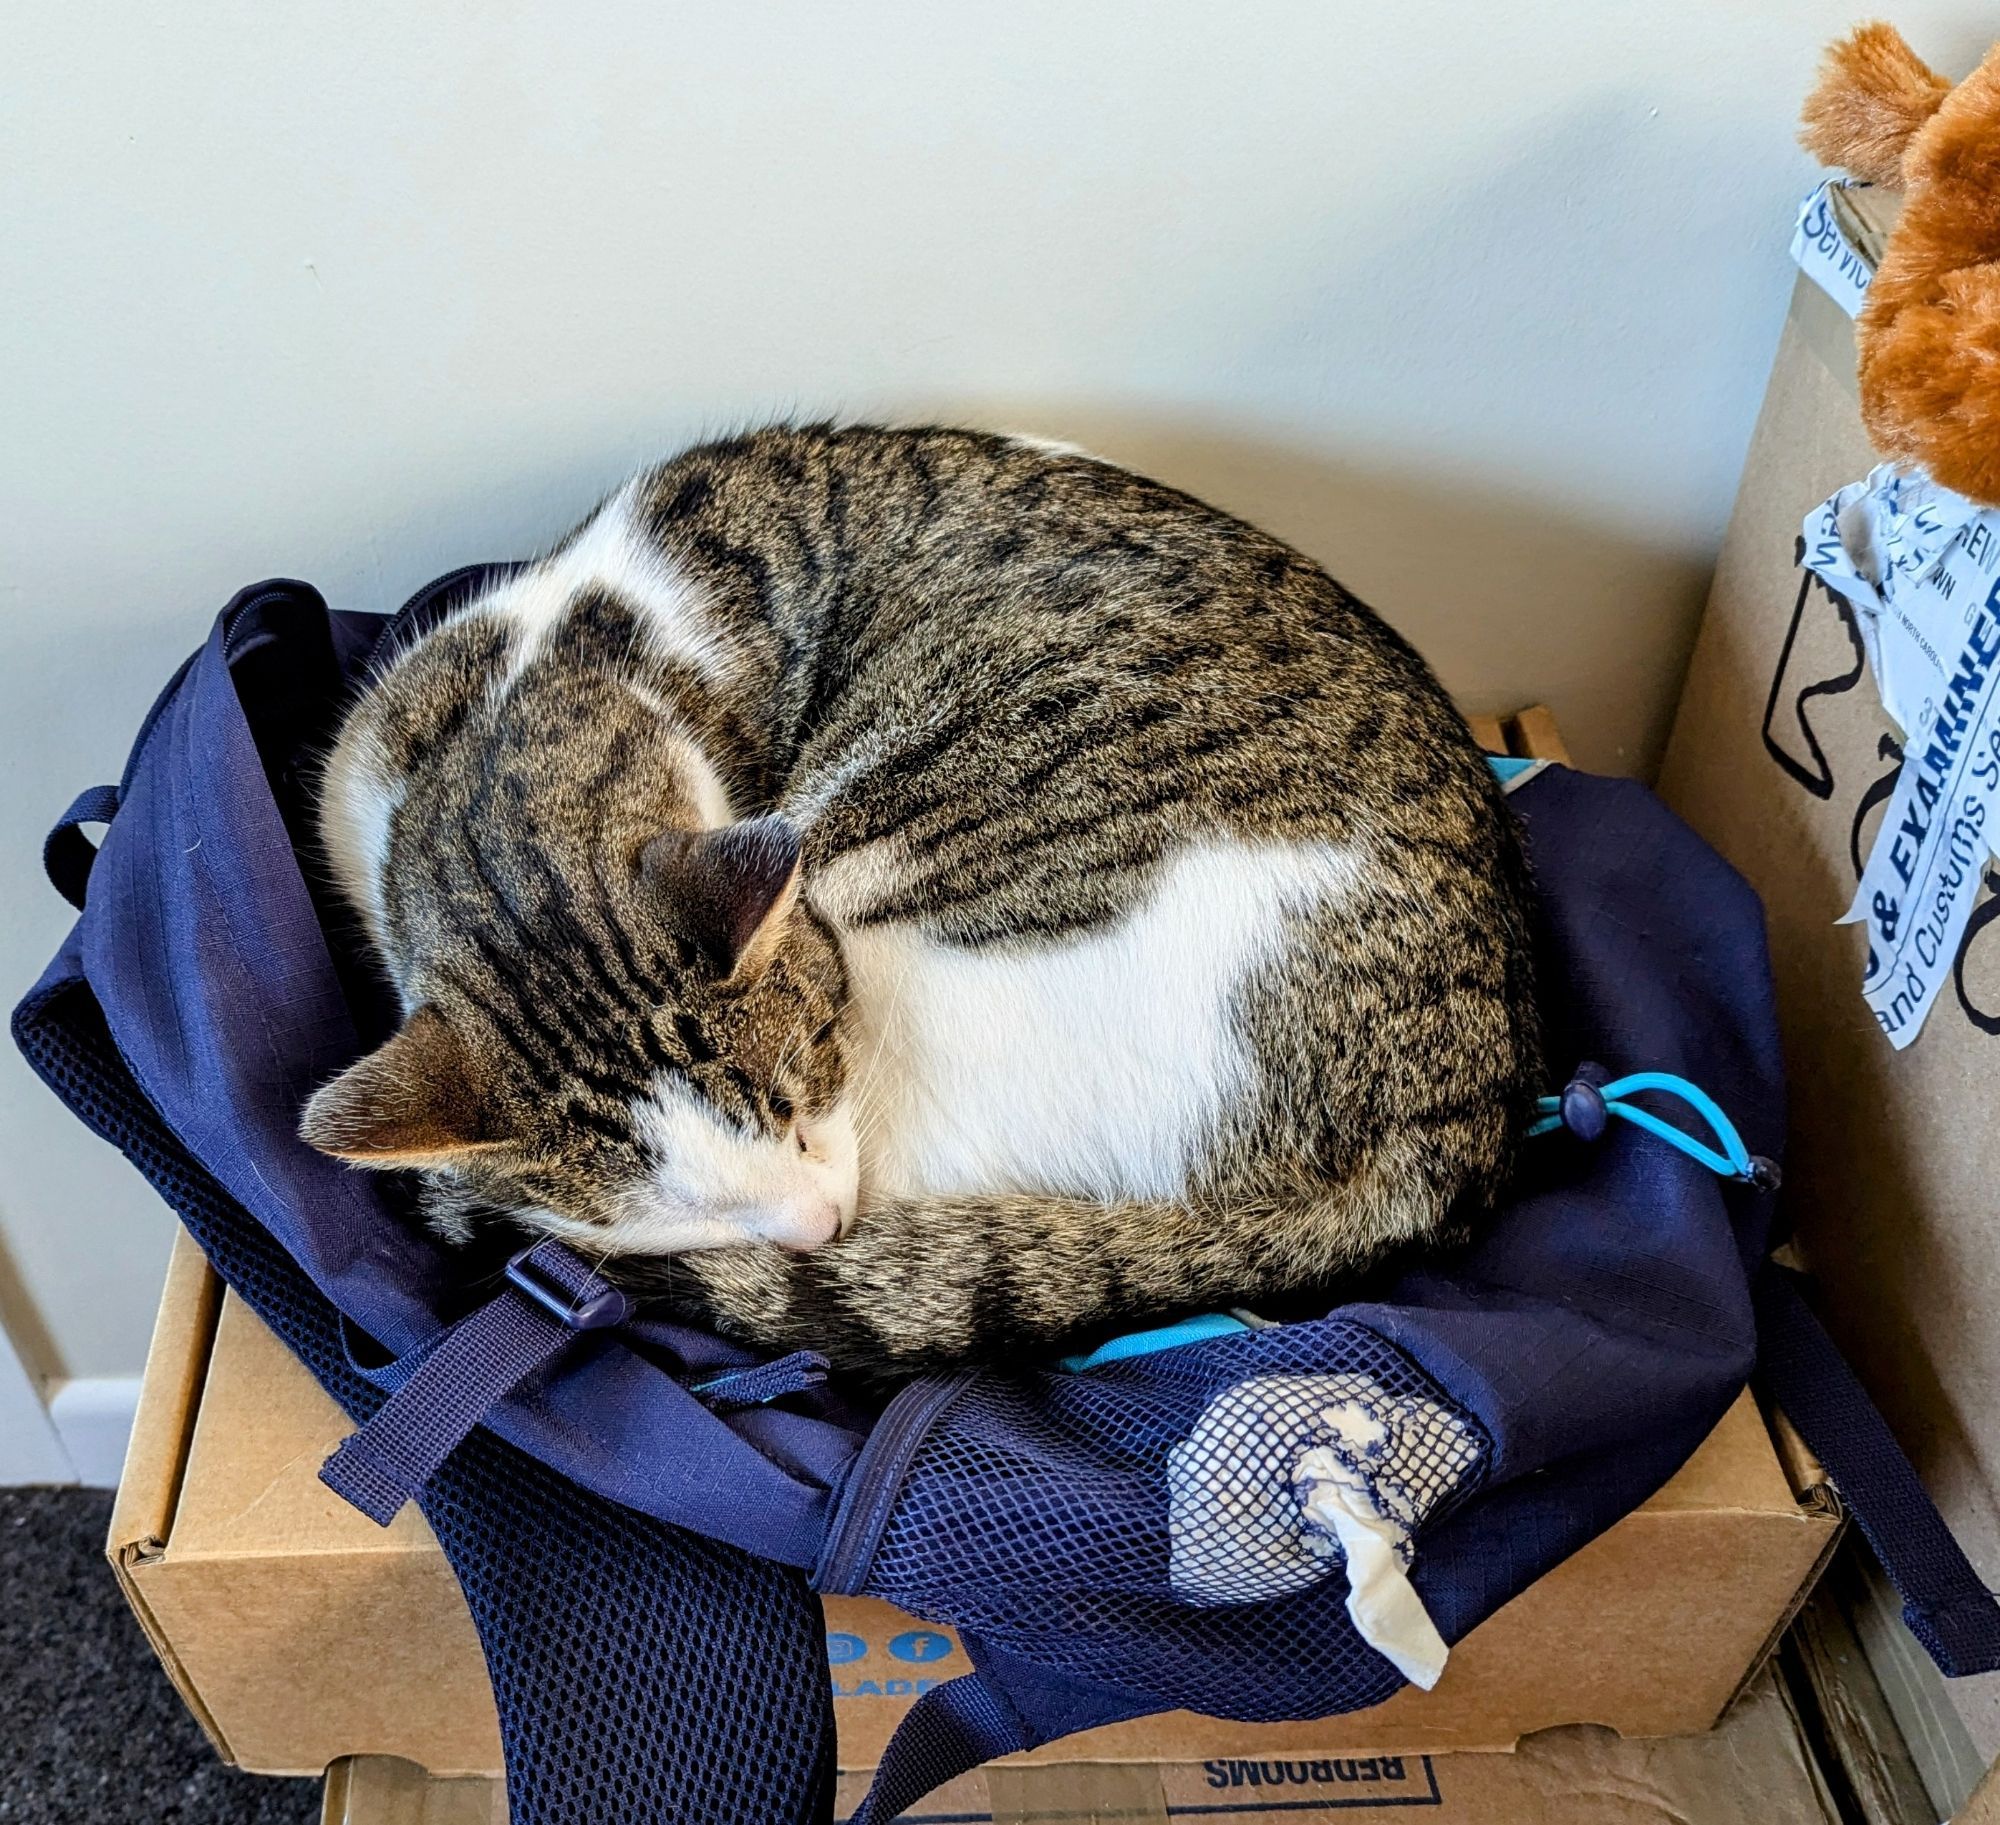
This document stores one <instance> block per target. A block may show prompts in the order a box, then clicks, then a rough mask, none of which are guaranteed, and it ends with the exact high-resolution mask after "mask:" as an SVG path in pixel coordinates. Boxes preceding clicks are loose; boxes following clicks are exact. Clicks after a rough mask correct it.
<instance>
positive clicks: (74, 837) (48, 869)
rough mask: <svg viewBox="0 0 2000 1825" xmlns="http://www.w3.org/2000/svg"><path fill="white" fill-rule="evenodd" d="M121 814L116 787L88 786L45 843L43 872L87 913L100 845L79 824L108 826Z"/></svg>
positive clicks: (74, 903)
mask: <svg viewBox="0 0 2000 1825" xmlns="http://www.w3.org/2000/svg"><path fill="white" fill-rule="evenodd" d="M117 811H118V788H117V787H116V786H86V787H85V788H84V789H83V790H82V791H81V792H79V793H78V794H77V795H76V798H75V800H74V802H72V804H71V805H70V808H69V809H68V810H67V811H65V812H64V813H63V814H62V816H61V817H59V818H57V819H56V825H55V828H54V829H53V830H51V831H50V832H49V834H48V837H47V840H46V841H44V842H43V844H42V871H43V872H44V873H45V874H46V875H47V876H48V877H49V881H50V883H51V884H52V885H53V886H54V888H55V890H56V892H57V893H59V894H61V895H62V897H63V898H64V899H65V900H67V901H68V902H69V903H70V904H71V905H72V906H74V907H75V908H76V909H77V911H78V912H81V911H83V896H84V893H85V891H86V890H87V889H88V888H89V886H90V870H91V867H92V865H93V864H94V863H95V862H96V860H97V845H96V844H95V843H93V842H92V841H91V840H90V838H89V837H87V836H85V835H84V834H83V832H82V831H81V830H79V829H78V828H77V826H78V825H79V824H108V823H110V822H111V820H112V818H113V817H114V816H115V815H116V814H117Z"/></svg>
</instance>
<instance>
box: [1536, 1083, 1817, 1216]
mask: <svg viewBox="0 0 2000 1825" xmlns="http://www.w3.org/2000/svg"><path fill="white" fill-rule="evenodd" d="M1642 1090H1654V1091H1659V1092H1662V1093H1664V1094H1666V1095H1668V1096H1677V1097H1679V1098H1680V1100H1681V1101H1682V1102H1683V1103H1685V1104H1686V1105H1687V1106H1688V1108H1690V1109H1691V1110H1693V1111H1694V1113H1695V1114H1696V1115H1698V1116H1699V1117H1700V1118H1701V1119H1702V1120H1703V1121H1704V1122H1706V1123H1707V1124H1708V1130H1709V1133H1710V1134H1711V1135H1713V1136H1714V1138H1715V1142H1716V1146H1714V1147H1711V1146H1710V1145H1709V1144H1708V1142H1707V1141H1705V1140H1703V1139H1701V1138H1700V1137H1699V1136H1698V1135H1693V1134H1690V1133H1688V1131H1687V1130H1686V1129H1685V1128H1678V1127H1676V1126H1675V1125H1674V1124H1673V1123H1672V1122H1669V1121H1665V1120H1662V1119H1661V1117H1659V1116H1657V1115H1655V1114H1653V1113H1652V1111H1651V1110H1648V1109H1641V1108H1640V1107H1639V1106H1638V1105H1637V1104H1636V1103H1629V1102H1625V1101H1622V1100H1621V1099H1622V1098H1624V1097H1628V1096H1632V1095H1635V1094H1637V1093H1638V1092H1639V1091H1642ZM1535 1107H1536V1109H1537V1111H1538V1115H1537V1119H1536V1121H1535V1122H1534V1124H1533V1125H1532V1126H1531V1127H1530V1128H1529V1129H1528V1133H1529V1135H1530V1136H1531V1137H1532V1136H1534V1135H1538V1134H1553V1133H1554V1132H1555V1131H1556V1130H1557V1129H1558V1128H1567V1129H1568V1130H1569V1131H1570V1133H1572V1134H1574V1135H1576V1136H1577V1137H1578V1138H1579V1139H1580V1140H1586V1141H1594V1140H1596V1139H1597V1138H1598V1136H1599V1135H1601V1134H1602V1133H1603V1132H1604V1130H1605V1127H1606V1125H1607V1124H1608V1123H1609V1121H1610V1119H1611V1117H1612V1116H1614V1115H1615V1116H1617V1117H1619V1119H1620V1120H1622V1121H1628V1122H1630V1123H1631V1124H1632V1125H1633V1126H1634V1127H1635V1128H1643V1129H1645V1131H1646V1132H1647V1133H1648V1134H1651V1135H1657V1136H1658V1137H1659V1138H1660V1139H1661V1140H1663V1141H1665V1142H1666V1143H1667V1145H1668V1146H1669V1147H1672V1148H1675V1149H1676V1150H1677V1151H1679V1152H1681V1153H1684V1154H1686V1155H1687V1157H1688V1158H1689V1159H1691V1160H1698V1161H1700V1163H1701V1164H1702V1165H1704V1166H1706V1167H1707V1168H1708V1169H1709V1171H1710V1172H1713V1173H1718V1174H1720V1175H1721V1176H1722V1177H1723V1178H1725V1179H1740V1180H1742V1181H1743V1182H1744V1183H1745V1184H1746V1185H1755V1186H1756V1187H1757V1188H1758V1189H1759V1190H1760V1191H1775V1190H1776V1189H1777V1186H1778V1168H1777V1166H1776V1164H1775V1163H1774V1162H1772V1161H1770V1160H1767V1159H1765V1158H1763V1156H1762V1155H1760V1154H1754V1153H1752V1152H1751V1151H1750V1149H1749V1148H1747V1147H1746V1146H1744V1145H1743V1137H1742V1136H1741V1135H1740V1134H1738V1133H1737V1132H1736V1125H1735V1123H1733V1122H1732V1121H1731V1120H1730V1119H1729V1117H1728V1116H1726V1115H1724V1114H1723V1113H1722V1110H1721V1109H1720V1108H1719V1107H1718V1106H1717V1104H1716V1101H1715V1099H1714V1098H1713V1097H1712V1096H1710V1095H1709V1094H1708V1092H1707V1091H1706V1090H1704V1089H1702V1088H1701V1086H1700V1085H1699V1084H1691V1083H1689V1082H1688V1080H1687V1079H1686V1078H1685V1077H1677V1076H1675V1075H1674V1074H1673V1073H1672V1072H1671V1071H1634V1072H1632V1073H1631V1074H1630V1075H1629V1076H1626V1077H1615V1078H1614V1077H1611V1075H1610V1074H1609V1073H1608V1072H1607V1071H1606V1070H1605V1069H1604V1067H1603V1066H1602V1065H1594V1064H1585V1065H1579V1066H1578V1067H1577V1071H1576V1075H1575V1076H1574V1077H1572V1078H1571V1079H1570V1081H1569V1082H1568V1083H1567V1084H1565V1085H1564V1086H1563V1091H1562V1094H1561V1095H1560V1096H1544V1097H1539V1098H1537V1099H1536V1103H1535ZM1718 1148H1719V1149H1720V1151H1718Z"/></svg>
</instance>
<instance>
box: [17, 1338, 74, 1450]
mask: <svg viewBox="0 0 2000 1825" xmlns="http://www.w3.org/2000/svg"><path fill="white" fill-rule="evenodd" d="M75 1481H76V1471H75V1469H74V1468H73V1467H72V1466H71V1464H70V1461H69V1453H68V1452H67V1451H65V1450H64V1449H63V1442H62V1440H61V1438H60V1437H58V1436H57V1433H56V1429H55V1427H54V1425H53V1424H51V1423H50V1420H49V1413H48V1408H47V1407H46V1406H45V1405H43V1402H42V1390H41V1387H40V1384H39V1383H37V1381H36V1380H35V1378H34V1377H33V1376H32V1375H30V1374H29V1373H28V1369H27V1365H26V1364H24V1363H23V1362H22V1361H21V1358H20V1356H19V1354H18V1353H17V1352H16V1351H15V1349H14V1345H13V1341H12V1339H11V1338H9V1337H8V1335H7V1330H6V1327H5V1326H4V1325H0V1483H74V1482H75Z"/></svg>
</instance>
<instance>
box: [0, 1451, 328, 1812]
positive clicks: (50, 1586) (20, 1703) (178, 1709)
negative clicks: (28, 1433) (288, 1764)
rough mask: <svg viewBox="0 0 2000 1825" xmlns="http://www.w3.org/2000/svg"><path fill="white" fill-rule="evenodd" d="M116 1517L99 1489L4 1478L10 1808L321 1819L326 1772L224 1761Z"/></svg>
mask: <svg viewBox="0 0 2000 1825" xmlns="http://www.w3.org/2000/svg"><path fill="white" fill-rule="evenodd" d="M110 1519H111V1497H110V1496H109V1495H107V1494H104V1493H102V1492H101V1491H98V1490H84V1489H0V1820H4V1821H5V1825H85V1822H86V1821H87V1822H88V1825H155V1822H156V1821H157V1822H160V1825H308V1822H310V1821H316V1820H317V1819H318V1818H319V1783H318V1782H317V1781H276V1780H267V1779H265V1778H263V1777H261V1776H259V1775H254V1774H239V1773H238V1772H237V1771H236V1770H235V1769H233V1768H225V1767H224V1766H223V1765H222V1764H221V1763H220V1762H219V1761H217V1760H216V1757H215V1751H214V1750H212V1749H211V1748H210V1747H209V1746H208V1741H207V1739H206V1738H205V1737H204V1736H203V1735H202V1733H201V1731H200V1730H199V1729H198V1728H197V1727H196V1725H195V1722H194V1719H193V1718H191V1717H189V1716H188V1714H187V1711H186V1709H185V1708H184V1707H183V1706H182V1704H181V1701H180V1699H179V1698H178V1697H177V1696H176V1695H175V1692H174V1689H173V1687H172V1686H171V1685H169V1684H168V1683H167V1676H166V1675H165V1674H164V1673H163V1672H161V1671H160V1665H159V1662H158V1661H157V1660H155V1659H154V1658H153V1650H152V1649H151V1648H150V1647H148V1646H147V1645H146V1638H145V1636H144V1635H142V1634H141V1633H140V1632H139V1625H138V1623H137V1622H135V1621H134V1620H133V1619H132V1616H131V1613H130V1612H129V1611H128V1610H127V1609H126V1607H125V1599H124V1598H123V1597H121V1596H120V1595H119V1593H118V1586H117V1583H116V1582H115V1581H114V1580H113V1578H112V1576H111V1569H110V1567H109V1566H107V1565H106V1564H105V1562H104V1530H105V1527H106V1526H107V1525H108V1524H109V1522H110Z"/></svg>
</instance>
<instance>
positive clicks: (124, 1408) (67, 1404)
mask: <svg viewBox="0 0 2000 1825" xmlns="http://www.w3.org/2000/svg"><path fill="white" fill-rule="evenodd" d="M138 1411H139V1378H138V1376H136V1375H106V1376H83V1377H80V1378H79V1379H77V1380H74V1381H59V1382H57V1383H56V1384H55V1385H54V1387H53V1388H52V1389H51V1390H50V1394H49V1418H50V1419H51V1420H52V1421H53V1422H54V1423H55V1429H56V1435H57V1437H59V1438H60V1439H61V1440H62V1442H63V1449H64V1450H65V1451H67V1452H68V1453H69V1461H70V1462H71V1463H72V1464H73V1465H75V1467H76V1480H77V1481H78V1482H79V1483H81V1484H83V1486H84V1487H85V1488H86V1489H116V1488H117V1487H118V1477H119V1473H120V1472H121V1471H122V1470H123V1469H124V1468H125V1447H126V1446H127V1445H128V1444H130V1443H131V1442H132V1421H133V1419H134V1418H135V1417H136V1416H137V1414H138Z"/></svg>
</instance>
